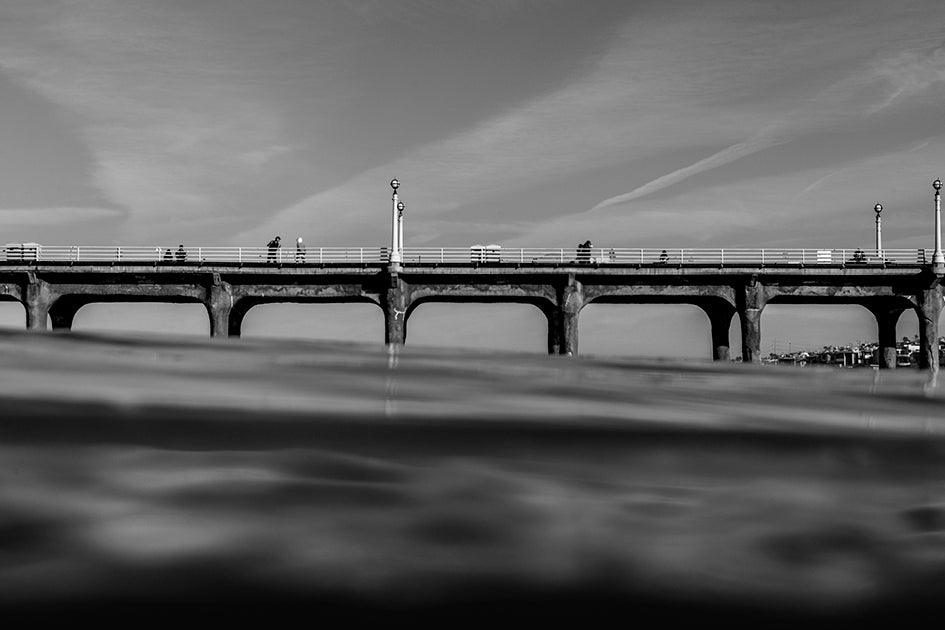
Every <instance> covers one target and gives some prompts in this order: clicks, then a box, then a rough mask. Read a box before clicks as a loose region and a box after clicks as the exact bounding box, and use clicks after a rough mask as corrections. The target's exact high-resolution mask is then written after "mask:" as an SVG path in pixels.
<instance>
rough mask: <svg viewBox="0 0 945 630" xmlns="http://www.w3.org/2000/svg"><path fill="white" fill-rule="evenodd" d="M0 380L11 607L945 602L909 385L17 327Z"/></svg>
mask: <svg viewBox="0 0 945 630" xmlns="http://www.w3.org/2000/svg"><path fill="white" fill-rule="evenodd" d="M0 376H2V378H0V400H2V402H3V404H2V411H0V605H2V606H3V607H4V609H5V610H9V611H14V612H16V611H30V613H31V614H37V613H38V612H47V613H48V612H51V611H66V610H68V611H70V612H71V613H75V611H76V610H92V609H93V608H94V609H95V610H97V611H102V610H123V608H122V605H124V606H125V607H126V609H133V610H136V611H138V612H139V613H140V611H141V610H150V611H155V610H165V611H166V610H169V609H173V608H174V607H175V606H187V607H188V608H187V609H188V610H189V611H193V610H203V609H212V610H213V611H214V614H219V612H220V611H221V610H224V611H229V612H234V611H245V610H246V609H247V607H250V606H256V607H257V608H254V610H255V609H264V610H265V611H266V613H267V614H273V611H274V610H275V611H285V610H289V609H292V610H298V609H299V608H305V609H306V610H308V609H309V607H313V608H314V609H316V610H317V611H318V614H327V613H329V612H343V613H345V614H348V615H350V614H354V613H355V612H360V613H364V612H365V611H375V612H379V611H383V613H384V614H391V611H402V612H409V613H410V614H416V613H417V612H418V611H427V612H429V611H432V610H436V611H441V612H442V611H447V610H449V611H451V612H450V614H459V613H456V612H455V611H458V610H462V611H463V612H462V613H461V614H462V615H463V617H464V618H465V617H468V616H469V615H486V614H487V611H493V612H492V613H491V614H493V615H495V614H499V613H496V612H495V611H497V610H499V608H498V607H500V606H501V610H502V611H503V612H502V613H501V614H511V612H506V611H514V610H517V611H519V612H522V613H523V614H527V615H529V616H530V617H534V616H535V615H541V614H549V615H555V616H557V615H563V614H570V613H575V614H580V615H582V618H583V615H586V614H587V612H588V610H591V609H593V610H599V609H600V608H601V607H613V608H621V610H625V612H627V614H631V615H642V614H643V613H644V612H652V613H653V614H658V615H659V618H661V619H664V620H665V619H672V618H676V619H679V618H682V616H685V615H687V614H688V615H690V616H691V617H694V618H696V617H698V618H705V616H706V615H707V614H717V615H720V616H721V615H729V616H732V615H734V616H735V617H741V618H748V617H749V616H751V615H759V616H761V618H764V619H768V620H769V621H770V620H771V619H772V615H774V618H777V619H791V620H792V621H796V620H797V619H799V618H803V619H804V620H806V621H809V620H811V619H821V618H824V619H836V618H837V617H836V616H837V615H847V616H849V615H854V614H861V613H862V614H864V615H869V617H868V618H869V619H877V618H878V617H877V615H878V613H879V611H886V610H892V611H895V614H896V615H900V614H902V613H903V611H908V612H909V613H910V614H911V613H913V612H915V611H917V610H919V607H921V608H922V609H923V610H928V609H930V608H931V609H934V608H935V607H937V606H938V603H937V602H938V599H937V596H938V595H939V591H940V590H941V588H942V587H941V586H940V585H941V584H943V583H945V581H943V580H945V457H943V455H945V448H943V447H945V439H943V437H945V413H943V411H945V391H943V389H945V388H943V387H942V386H941V385H940V386H939V387H938V388H928V387H926V386H925V385H926V384H925V379H924V377H923V376H922V374H921V373H919V372H917V371H912V370H901V371H890V372H882V373H881V372H873V371H867V370H864V371H852V370H851V371H841V370H826V371H820V370H817V369H802V370H794V369H787V368H769V369H762V368H755V367H752V366H737V365H730V366H720V365H714V364H709V363H690V364H674V363H656V362H650V363H634V362H629V361H619V360H614V359H608V360H592V359H584V358H563V357H536V356H534V355H516V354H500V353H473V352H468V351H466V352H462V353H460V352H451V351H445V350H429V349H427V350H418V349H412V348H410V347H407V348H404V349H402V350H400V351H399V352H397V353H393V352H390V351H388V350H386V349H384V348H383V347H378V346H362V345H350V344H330V343H306V342H291V343H290V342H284V341H273V340H266V341H249V340H243V341H239V340H223V341H221V340H216V341H203V340H191V339H137V338H132V337H120V338H119V337H107V336H106V337H102V336H94V335H79V334H42V335H38V334H30V333H22V332H8V333H0ZM264 605H265V606H264ZM83 607H84V608H83ZM116 607H117V608H116ZM208 607H209V608H208ZM259 607H263V608H259ZM938 612H940V611H938ZM674 615H675V617H673V616H674ZM897 619H898V617H897Z"/></svg>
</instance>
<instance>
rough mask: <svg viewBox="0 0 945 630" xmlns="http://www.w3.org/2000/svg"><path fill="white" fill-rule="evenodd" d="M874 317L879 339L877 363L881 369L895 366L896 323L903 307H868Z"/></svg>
mask: <svg viewBox="0 0 945 630" xmlns="http://www.w3.org/2000/svg"><path fill="white" fill-rule="evenodd" d="M870 311H871V312H872V313H873V317H875V318H876V332H877V338H878V339H879V357H878V361H877V363H878V364H879V367H880V368H882V369H889V370H891V369H895V367H896V324H897V323H898V322H899V316H900V315H902V311H903V309H901V308H898V307H891V306H876V307H872V308H870Z"/></svg>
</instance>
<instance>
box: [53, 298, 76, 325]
mask: <svg viewBox="0 0 945 630" xmlns="http://www.w3.org/2000/svg"><path fill="white" fill-rule="evenodd" d="M82 306H83V304H82V303H80V302H77V301H76V300H74V299H70V298H69V297H61V298H59V299H58V300H56V301H55V302H54V303H53V304H52V305H50V307H49V319H50V321H51V322H52V327H53V330H72V321H73V320H74V319H75V314H76V313H77V312H78V311H79V309H80V308H82Z"/></svg>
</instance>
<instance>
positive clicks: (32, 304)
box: [23, 273, 52, 330]
mask: <svg viewBox="0 0 945 630" xmlns="http://www.w3.org/2000/svg"><path fill="white" fill-rule="evenodd" d="M24 289H25V290H24V291H23V294H24V296H25V297H26V303H25V304H24V305H23V306H24V307H25V308H26V328H27V330H46V329H47V324H46V317H47V316H48V315H49V307H50V305H51V304H52V292H51V291H50V289H49V283H48V282H45V281H43V280H40V279H38V278H37V277H36V274H34V273H30V274H29V280H28V281H27V283H26V287H25V288H24Z"/></svg>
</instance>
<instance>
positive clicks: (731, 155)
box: [591, 137, 788, 211]
mask: <svg viewBox="0 0 945 630" xmlns="http://www.w3.org/2000/svg"><path fill="white" fill-rule="evenodd" d="M785 142H788V140H785V139H782V138H777V137H768V138H766V137H758V138H754V139H752V140H748V141H746V142H739V143H738V144H733V145H732V146H730V147H726V148H725V149H723V150H721V151H719V152H718V153H714V154H712V155H710V156H709V157H707V158H705V159H703V160H699V161H698V162H695V163H693V164H690V165H689V166H687V167H685V168H681V169H678V170H675V171H673V172H672V173H667V174H666V175H663V176H661V177H658V178H656V179H654V180H652V181H649V182H647V183H646V184H644V185H643V186H639V187H637V188H634V189H633V190H631V191H630V192H628V193H624V194H622V195H617V196H615V197H611V198H610V199H605V200H604V201H602V202H600V203H599V204H597V205H596V206H594V207H593V208H591V211H594V210H600V209H602V208H607V207H609V206H614V205H617V204H621V203H627V202H628V201H633V200H634V199H639V198H640V197H645V196H646V195H649V194H652V193H654V192H656V191H658V190H662V189H664V188H667V187H669V186H672V185H673V184H676V183H679V182H681V181H683V180H684V179H686V178H688V177H691V176H692V175H695V174H697V173H701V172H703V171H707V170H709V169H713V168H716V167H718V166H724V165H725V164H730V163H731V162H734V161H735V160H740V159H741V158H743V157H745V156H748V155H751V154H752V153H757V152H759V151H763V150H765V149H767V148H769V147H773V146H776V145H778V144H783V143H785Z"/></svg>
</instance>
